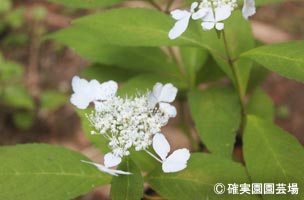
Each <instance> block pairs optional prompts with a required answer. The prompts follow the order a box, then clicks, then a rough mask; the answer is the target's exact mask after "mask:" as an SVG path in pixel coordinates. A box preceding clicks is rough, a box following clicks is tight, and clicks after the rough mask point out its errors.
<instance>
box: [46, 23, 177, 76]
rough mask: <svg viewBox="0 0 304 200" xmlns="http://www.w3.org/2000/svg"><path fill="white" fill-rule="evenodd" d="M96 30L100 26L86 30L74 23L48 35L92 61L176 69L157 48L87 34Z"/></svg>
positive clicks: (143, 68)
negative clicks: (115, 43) (110, 41)
mask: <svg viewBox="0 0 304 200" xmlns="http://www.w3.org/2000/svg"><path fill="white" fill-rule="evenodd" d="M100 31H102V30H90V28H88V27H87V26H86V25H82V26H81V25H77V26H73V27H70V28H67V29H63V30H61V31H59V32H56V33H55V34H53V35H50V36H49V37H50V38H52V39H55V40H56V41H58V42H60V43H63V44H65V45H67V46H69V47H70V48H72V49H73V50H74V51H76V52H77V53H79V54H80V55H81V56H83V57H85V58H87V59H89V60H90V61H92V62H96V63H101V64H105V65H111V66H112V65H113V66H117V67H120V68H123V69H131V70H136V71H158V72H162V73H164V72H166V73H176V72H178V66H177V65H176V64H175V63H174V62H173V61H172V60H170V59H169V58H168V56H167V55H166V54H165V53H164V52H163V51H162V50H161V49H160V48H157V47H123V46H113V45H106V44H105V41H104V40H103V39H101V38H100V37H97V36H90V37H88V35H92V34H99V32H100ZM84 40H85V41H86V42H85V43H84V42H83V41H84Z"/></svg>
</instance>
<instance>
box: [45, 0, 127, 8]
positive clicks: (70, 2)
mask: <svg viewBox="0 0 304 200" xmlns="http://www.w3.org/2000/svg"><path fill="white" fill-rule="evenodd" d="M48 1H51V2H54V3H60V4H63V5H65V6H68V7H72V8H96V7H101V6H111V5H115V4H118V3H120V2H123V1H124V0H48Z"/></svg>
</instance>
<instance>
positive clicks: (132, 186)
mask: <svg viewBox="0 0 304 200" xmlns="http://www.w3.org/2000/svg"><path fill="white" fill-rule="evenodd" d="M118 169H119V170H123V171H127V172H131V173H132V174H131V175H128V176H116V177H113V178H112V184H111V198H112V199H113V200H134V199H141V198H142V196H143V192H144V179H143V177H142V175H141V172H140V169H139V168H138V167H137V166H136V164H135V163H134V162H133V161H132V159H130V158H126V160H124V161H123V162H122V163H121V164H120V165H119V167H118Z"/></svg>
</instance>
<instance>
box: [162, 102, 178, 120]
mask: <svg viewBox="0 0 304 200" xmlns="http://www.w3.org/2000/svg"><path fill="white" fill-rule="evenodd" d="M159 109H160V110H161V111H163V112H164V113H166V114H167V115H168V116H169V117H176V115H177V111H176V108H175V107H174V106H172V105H170V104H168V103H159Z"/></svg>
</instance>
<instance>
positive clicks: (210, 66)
mask: <svg viewBox="0 0 304 200" xmlns="http://www.w3.org/2000/svg"><path fill="white" fill-rule="evenodd" d="M224 77H225V73H224V72H223V70H222V69H221V68H220V66H218V64H217V63H216V62H215V61H214V59H213V58H212V57H211V56H210V57H209V58H208V59H207V61H206V63H205V65H204V66H203V67H202V68H201V70H200V71H199V72H198V73H197V83H208V82H215V81H218V80H220V79H221V78H224Z"/></svg>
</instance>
